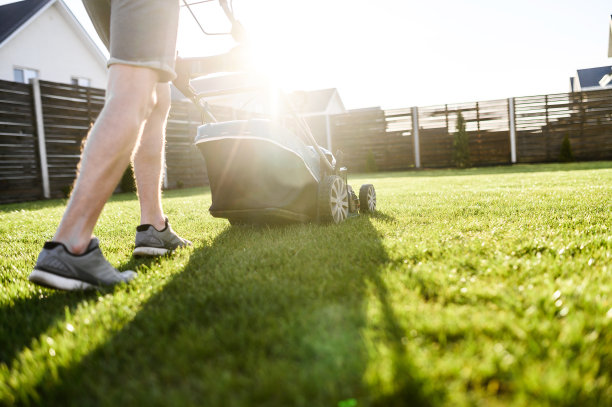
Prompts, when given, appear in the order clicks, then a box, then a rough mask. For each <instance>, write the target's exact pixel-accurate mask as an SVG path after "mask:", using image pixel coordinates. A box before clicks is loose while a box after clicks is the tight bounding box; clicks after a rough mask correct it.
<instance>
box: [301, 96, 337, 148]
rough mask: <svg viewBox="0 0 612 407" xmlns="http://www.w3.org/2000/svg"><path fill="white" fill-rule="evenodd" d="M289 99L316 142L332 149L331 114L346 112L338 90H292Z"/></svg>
mask: <svg viewBox="0 0 612 407" xmlns="http://www.w3.org/2000/svg"><path fill="white" fill-rule="evenodd" d="M290 100H291V101H292V103H293V107H294V108H295V109H296V110H297V112H298V114H299V115H300V116H302V117H303V118H304V119H305V120H306V121H307V122H308V125H309V126H310V129H311V130H312V133H313V135H314V136H315V139H316V140H317V143H319V145H321V146H323V147H326V148H327V149H328V150H330V151H332V148H333V146H332V133H331V121H330V120H331V116H333V115H337V114H342V113H346V108H345V107H344V103H342V99H341V98H340V94H339V93H338V90H337V89H335V88H333V89H321V90H312V91H300V92H293V93H292V94H291V95H290Z"/></svg>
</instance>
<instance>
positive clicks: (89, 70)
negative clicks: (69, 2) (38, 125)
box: [0, 0, 107, 88]
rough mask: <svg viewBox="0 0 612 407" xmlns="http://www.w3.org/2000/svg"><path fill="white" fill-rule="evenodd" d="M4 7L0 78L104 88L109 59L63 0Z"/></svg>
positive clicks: (31, 0)
mask: <svg viewBox="0 0 612 407" xmlns="http://www.w3.org/2000/svg"><path fill="white" fill-rule="evenodd" d="M0 4H2V5H1V6H0V79H2V80H8V81H14V82H24V83H27V82H28V80H29V79H30V78H33V77H38V78H40V79H42V80H46V81H53V82H61V83H74V84H79V85H82V86H92V87H97V88H104V87H106V77H107V68H106V57H105V56H104V54H103V53H102V52H101V51H100V49H99V48H98V47H97V46H96V44H95V43H94V42H93V40H92V39H91V37H90V36H89V35H88V34H87V32H86V31H85V29H83V27H82V26H81V24H80V23H79V22H78V20H77V19H76V18H75V16H74V15H73V14H72V12H71V11H70V9H69V8H68V7H67V6H66V4H65V3H64V2H63V1H62V0H21V1H9V2H6V1H4V2H2V3H0Z"/></svg>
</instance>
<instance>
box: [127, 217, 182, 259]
mask: <svg viewBox="0 0 612 407" xmlns="http://www.w3.org/2000/svg"><path fill="white" fill-rule="evenodd" d="M135 246H136V247H135V249H134V256H163V255H164V254H166V253H168V252H171V251H173V250H174V249H177V248H179V247H185V246H191V242H190V241H189V240H187V239H183V238H182V237H180V236H179V235H177V234H176V233H175V232H174V230H172V228H171V227H170V224H169V223H168V218H166V226H165V227H164V228H163V229H162V230H157V229H155V227H154V226H153V225H140V226H138V227H137V228H136V245H135Z"/></svg>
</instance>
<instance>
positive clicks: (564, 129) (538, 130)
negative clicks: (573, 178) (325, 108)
mask: <svg viewBox="0 0 612 407" xmlns="http://www.w3.org/2000/svg"><path fill="white" fill-rule="evenodd" d="M459 112H461V114H462V115H463V117H464V118H465V121H466V130H467V132H468V135H469V150H470V159H471V162H472V165H474V166H486V165H503V164H513V163H538V162H555V161H559V159H560V154H561V143H562V141H563V138H564V137H565V136H567V137H568V139H569V141H570V145H571V148H572V152H573V154H574V157H575V159H577V160H583V161H586V160H610V159H612V90H610V89H606V90H597V91H588V92H575V93H560V94H553V95H542V96H525V97H517V98H510V99H501V100H490V101H484V102H474V103H459V104H452V105H451V104H448V105H437V106H427V107H413V108H407V109H394V110H385V111H382V110H378V111H376V110H372V109H367V110H360V111H352V112H349V113H347V114H344V115H339V116H335V117H334V119H333V123H334V134H333V137H332V144H333V146H334V149H336V148H340V149H342V150H343V152H344V153H345V156H346V157H347V160H348V161H349V163H350V164H351V166H352V168H354V169H356V170H364V169H368V167H371V161H372V156H373V157H374V158H375V163H376V166H375V167H376V169H378V170H382V171H394V170H406V169H411V168H440V167H452V166H453V161H452V152H453V137H454V134H455V133H456V131H457V128H456V126H457V116H458V114H459ZM381 118H382V121H381ZM415 130H416V131H415Z"/></svg>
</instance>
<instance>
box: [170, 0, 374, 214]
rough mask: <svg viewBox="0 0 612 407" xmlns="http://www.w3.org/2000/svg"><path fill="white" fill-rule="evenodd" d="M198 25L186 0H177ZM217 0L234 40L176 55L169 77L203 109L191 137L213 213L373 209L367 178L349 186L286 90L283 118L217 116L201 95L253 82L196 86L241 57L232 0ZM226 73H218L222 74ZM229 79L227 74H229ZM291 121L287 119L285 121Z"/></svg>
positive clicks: (238, 66)
mask: <svg viewBox="0 0 612 407" xmlns="http://www.w3.org/2000/svg"><path fill="white" fill-rule="evenodd" d="M183 4H184V7H186V8H187V9H189V12H190V13H191V15H192V16H193V17H194V18H195V19H196V21H197V22H198V25H199V26H200V29H201V30H202V32H203V33H204V34H206V35H221V34H220V33H209V32H206V31H205V30H204V28H203V27H202V25H201V24H200V23H199V21H198V19H197V17H196V15H195V13H194V12H193V11H192V9H191V5H193V4H196V3H192V4H189V3H187V1H186V0H183ZM219 5H220V6H221V8H222V9H223V11H224V13H225V15H226V16H227V18H228V19H229V21H230V22H231V25H232V29H231V32H230V33H226V34H227V35H232V37H233V38H234V40H235V41H236V42H237V43H238V44H239V45H238V46H236V47H235V48H234V49H232V50H231V51H230V52H228V53H226V54H221V55H215V56H208V57H197V58H177V63H176V70H177V78H176V80H175V81H174V85H175V86H176V87H177V88H178V89H179V90H180V91H181V92H182V93H183V94H184V95H185V96H186V97H187V98H189V99H190V100H191V101H192V102H193V103H194V104H195V105H196V106H197V107H198V108H199V110H200V111H201V112H202V119H203V122H204V124H203V125H201V126H199V128H198V130H197V136H196V137H195V140H194V144H195V145H196V146H197V147H198V149H199V151H200V152H201V153H202V155H203V157H204V160H205V162H206V169H207V175H208V179H209V183H210V188H211V195H212V205H211V207H210V213H211V214H212V216H215V217H220V218H226V219H228V220H229V222H230V223H231V224H232V225H236V224H271V223H289V222H312V221H318V222H321V223H340V222H342V221H344V220H345V219H347V218H348V217H351V216H356V215H357V214H359V213H370V212H374V211H375V210H376V191H375V189H374V186H373V185H372V184H365V185H362V186H361V187H360V189H359V192H358V194H357V192H355V191H354V190H353V188H351V186H350V185H348V183H347V168H346V166H344V164H343V155H342V153H341V152H340V151H338V152H337V153H336V154H335V155H334V154H332V153H331V152H330V151H328V150H326V149H325V148H323V147H321V146H320V145H318V143H317V142H316V139H315V137H314V136H313V134H312V132H311V130H310V128H309V126H308V124H307V123H306V121H305V120H304V119H303V118H302V117H300V115H299V114H297V112H296V110H295V108H294V107H293V106H292V103H291V100H290V98H288V97H287V96H286V95H283V94H280V97H281V98H282V102H283V105H285V106H286V112H287V114H284V115H283V120H282V122H281V121H280V120H277V121H274V120H272V119H260V118H256V119H249V120H232V121H225V122H218V121H217V120H216V118H215V117H214V115H213V113H212V111H211V108H210V106H209V105H208V102H207V99H210V98H212V97H218V96H227V95H235V94H238V93H241V92H251V91H253V90H254V87H252V86H239V85H240V81H239V77H238V76H236V77H235V78H236V81H235V83H234V84H233V86H229V87H225V88H224V89H218V88H215V87H214V86H202V81H201V79H205V81H204V83H205V82H206V80H207V79H206V78H207V77H208V79H209V83H208V85H212V84H214V83H218V82H219V81H220V80H219V76H218V75H216V74H218V73H219V72H233V73H236V72H240V71H241V70H242V69H243V67H244V64H243V63H242V62H243V60H244V54H245V53H244V49H245V47H246V45H245V37H246V36H245V32H244V29H243V28H242V25H241V24H240V23H239V22H238V21H237V20H236V18H235V17H234V13H233V7H232V4H231V1H230V2H229V3H228V1H227V0H219ZM196 78H197V79H198V80H199V81H200V85H201V87H204V88H205V89H204V90H199V91H196V90H195V89H194V87H193V86H192V82H191V81H192V80H194V79H196ZM227 78H228V77H225V78H224V80H225V81H226V82H227ZM229 78H230V80H231V79H232V76H231V75H230V76H229ZM289 124H290V125H289Z"/></svg>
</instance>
